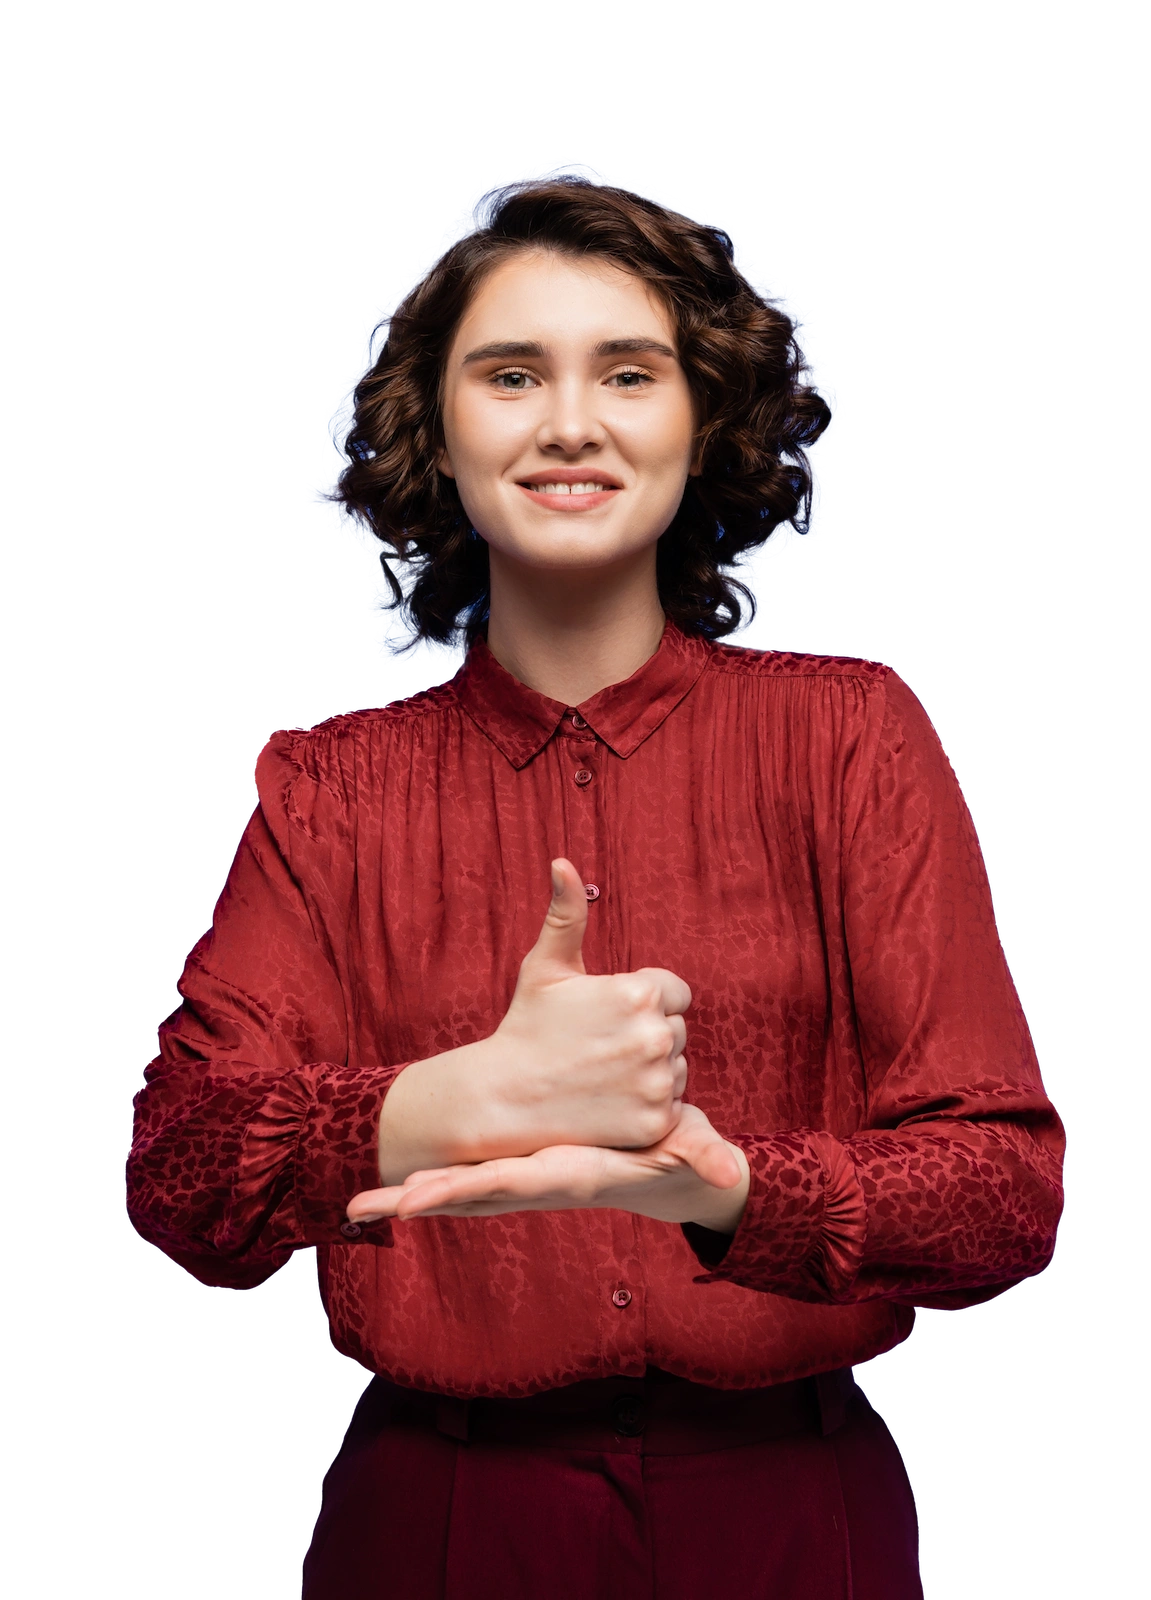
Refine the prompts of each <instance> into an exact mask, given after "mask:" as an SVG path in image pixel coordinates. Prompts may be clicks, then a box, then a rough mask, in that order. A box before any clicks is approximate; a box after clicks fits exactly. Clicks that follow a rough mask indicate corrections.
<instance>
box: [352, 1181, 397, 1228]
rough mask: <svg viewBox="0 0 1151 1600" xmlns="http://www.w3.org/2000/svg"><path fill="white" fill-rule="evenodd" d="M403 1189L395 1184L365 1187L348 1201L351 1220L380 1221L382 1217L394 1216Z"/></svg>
mask: <svg viewBox="0 0 1151 1600" xmlns="http://www.w3.org/2000/svg"><path fill="white" fill-rule="evenodd" d="M403 1192H404V1191H403V1189H402V1188H401V1187H400V1185H399V1184H394V1185H393V1186H392V1187H391V1188H388V1189H365V1190H364V1191H363V1192H362V1193H361V1194H357V1195H353V1197H352V1198H351V1200H349V1201H348V1207H347V1212H346V1215H347V1218H348V1221H349V1222H379V1221H380V1219H381V1218H382V1217H394V1216H395V1214H396V1206H397V1204H398V1202H399V1198H400V1196H401V1195H402V1194H403Z"/></svg>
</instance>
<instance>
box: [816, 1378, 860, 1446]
mask: <svg viewBox="0 0 1151 1600" xmlns="http://www.w3.org/2000/svg"><path fill="white" fill-rule="evenodd" d="M852 1384H853V1379H852V1373H851V1368H850V1367H838V1368H837V1369H836V1370H835V1371H834V1372H821V1373H819V1374H818V1376H817V1377H816V1380H815V1394H816V1399H817V1400H818V1402H819V1423H820V1432H821V1433H822V1434H823V1435H824V1437H826V1436H827V1435H828V1434H829V1433H834V1432H835V1430H836V1429H837V1428H842V1427H843V1424H844V1423H845V1422H846V1421H847V1396H848V1394H849V1393H850V1391H851V1388H852Z"/></svg>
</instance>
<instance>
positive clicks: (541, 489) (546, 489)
mask: <svg viewBox="0 0 1151 1600" xmlns="http://www.w3.org/2000/svg"><path fill="white" fill-rule="evenodd" d="M607 487H608V485H607V484H603V483H593V482H591V481H590V480H589V481H588V482H587V483H525V484H524V488H525V489H532V490H534V491H535V493H536V494H598V493H599V491H600V490H601V489H606V488H607Z"/></svg>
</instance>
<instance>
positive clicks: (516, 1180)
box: [348, 861, 748, 1232]
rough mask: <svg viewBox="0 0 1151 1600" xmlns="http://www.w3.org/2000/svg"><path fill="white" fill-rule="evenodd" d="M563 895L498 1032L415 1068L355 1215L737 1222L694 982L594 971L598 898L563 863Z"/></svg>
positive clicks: (737, 1185) (398, 1093)
mask: <svg viewBox="0 0 1151 1600" xmlns="http://www.w3.org/2000/svg"><path fill="white" fill-rule="evenodd" d="M552 890H553V892H552V900H551V904H550V905H549V907H548V912H547V916H546V917H545V919H544V924H543V928H542V929H541V931H540V935H539V938H538V939H537V941H536V943H535V945H534V946H533V948H532V949H531V950H530V951H529V952H528V954H527V956H525V958H524V961H523V963H522V965H521V967H520V976H519V981H518V983H517V985H516V991H515V994H514V996H513V997H512V1003H511V1005H510V1006H509V1007H508V1011H507V1014H506V1016H505V1017H504V1019H503V1021H502V1022H501V1023H500V1025H499V1027H498V1028H497V1029H496V1030H495V1032H494V1033H493V1034H492V1035H491V1037H490V1038H488V1039H484V1040H481V1041H479V1042H478V1043H477V1044H474V1045H465V1046H463V1047H462V1048H461V1049H459V1050H453V1051H448V1052H447V1053H445V1054H444V1055H441V1056H435V1057H433V1058H431V1059H430V1060H428V1061H423V1062H416V1063H414V1064H413V1065H412V1066H409V1067H407V1068H406V1069H405V1070H404V1071H403V1072H402V1073H401V1074H400V1075H399V1077H398V1078H397V1079H396V1082H395V1084H394V1085H393V1087H392V1089H391V1090H390V1092H389V1094H388V1096H387V1098H386V1100H385V1102H384V1110H383V1114H382V1115H381V1119H380V1177H381V1182H382V1187H381V1188H379V1189H374V1190H370V1191H367V1192H365V1193H363V1194H359V1195H357V1196H356V1197H355V1198H354V1199H353V1200H352V1202H351V1204H350V1205H349V1207H348V1216H349V1218H350V1219H351V1220H352V1221H354V1222H364V1221H374V1220H376V1219H378V1218H380V1217H388V1216H395V1217H400V1218H408V1217H416V1216H430V1215H455V1216H491V1215H495V1214H496V1213H498V1212H501V1211H521V1210H563V1209H569V1208H573V1207H589V1206H611V1207H615V1208H618V1209H621V1210H627V1211H635V1212H637V1213H639V1214H641V1215H644V1216H651V1217H657V1218H659V1219H660V1220H662V1221H665V1222H688V1221H694V1222H700V1223H702V1224H703V1225H704V1226H706V1227H712V1228H716V1229H718V1230H720V1231H727V1232H730V1231H732V1230H733V1229H734V1228H735V1226H736V1224H737V1223H738V1221H739V1217H740V1216H741V1215H742V1212H743V1208H744V1205H745V1203H746V1199H747V1184H748V1169H747V1162H746V1159H745V1157H744V1155H743V1152H742V1151H741V1150H739V1149H738V1148H737V1147H736V1146H735V1145H730V1144H728V1143H727V1142H726V1141H725V1140H724V1139H723V1138H721V1136H720V1135H719V1134H718V1133H717V1132H716V1131H715V1129H714V1128H713V1127H712V1126H711V1124H710V1123H709V1122H708V1120H707V1118H706V1117H705V1116H704V1114H703V1112H702V1111H700V1110H699V1109H698V1108H696V1107H694V1106H685V1105H684V1104H683V1098H682V1097H683V1092H684V1087H685V1085H686V1082H687V1063H686V1060H685V1058H684V1053H683V1052H684V1046H685V1043H686V1036H687V1030H686V1025H685V1023H684V1020H683V1013H684V1012H685V1011H686V1010H687V1008H688V1006H689V1005H690V1004H691V991H690V990H689V988H688V986H687V984H686V983H684V982H683V980H682V978H678V977H677V976H676V975H675V974H674V973H672V972H667V971H665V970H664V969H662V968H658V967H649V968H644V969H642V970H641V971H639V972H630V973H618V974H609V975H605V976H589V975H588V974H587V973H586V971H585V970H584V964H583V957H582V953H581V949H582V943H583V936H584V931H585V929H586V926H587V915H588V912H587V900H586V898H585V896H584V893H583V885H582V883H581V882H580V879H579V876H578V874H577V873H576V871H575V868H574V867H573V866H572V865H571V863H570V862H568V861H556V862H553V864H552Z"/></svg>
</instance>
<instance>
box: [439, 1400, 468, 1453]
mask: <svg viewBox="0 0 1151 1600" xmlns="http://www.w3.org/2000/svg"><path fill="white" fill-rule="evenodd" d="M470 1407H471V1401H470V1400H457V1399H456V1398H454V1397H453V1396H452V1395H447V1394H442V1395H440V1396H439V1398H438V1399H437V1401H436V1431H437V1432H438V1433H442V1434H443V1435H444V1436H445V1438H448V1439H458V1440H459V1442H460V1443H461V1444H467V1442H468V1411H469V1409H470Z"/></svg>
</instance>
